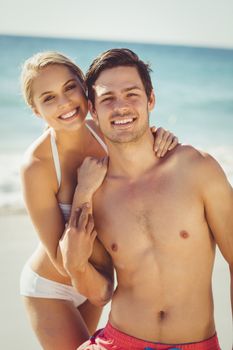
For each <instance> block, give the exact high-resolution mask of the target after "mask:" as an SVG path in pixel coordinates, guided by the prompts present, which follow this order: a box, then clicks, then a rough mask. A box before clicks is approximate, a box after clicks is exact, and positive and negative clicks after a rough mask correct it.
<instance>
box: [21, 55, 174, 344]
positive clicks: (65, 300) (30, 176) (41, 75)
mask: <svg viewBox="0 0 233 350" xmlns="http://www.w3.org/2000/svg"><path fill="white" fill-rule="evenodd" d="M22 91H23V95H24V98H25V100H26V102H27V104H28V105H29V106H30V107H31V108H32V110H33V112H34V114H35V115H36V116H37V117H40V118H43V119H44V121H45V123H46V124H47V125H48V128H47V130H46V131H45V132H44V133H43V134H42V135H41V136H40V137H39V138H38V139H37V140H36V141H35V142H34V143H33V144H32V145H31V146H30V147H29V149H28V150H27V152H26V154H25V160H24V163H23V165H22V169H21V175H22V184H23V194H24V199H25V203H26V207H27V210H28V213H29V215H30V217H31V220H32V222H33V225H34V227H35V229H36V231H37V233H38V236H39V239H40V244H39V246H38V248H37V249H36V251H35V252H34V253H33V255H32V256H31V257H30V259H29V260H28V261H27V263H26V264H25V266H24V268H23V271H22V274H21V281H20V290H21V295H22V296H23V298H24V302H25V305H26V310H27V314H28V316H29V319H30V323H31V325H32V327H33V330H34V332H35V333H36V336H37V338H38V340H39V342H40V344H41V346H42V348H43V349H46V350H54V349H56V350H64V349H65V350H73V349H76V348H77V347H78V346H79V345H80V344H81V343H83V342H84V341H85V340H87V339H88V338H89V336H90V334H92V333H93V332H94V331H95V330H96V327H97V324H98V321H99V318H100V315H101V310H102V305H101V303H98V301H92V302H91V301H90V300H87V299H86V298H85V297H84V296H83V295H81V294H79V293H78V292H77V291H76V290H75V289H74V288H73V287H72V285H71V281H70V279H69V277H68V276H67V274H66V272H65V269H64V267H63V262H62V258H61V252H60V248H59V240H60V238H61V236H62V234H63V232H64V228H65V223H66V222H67V221H68V219H69V216H70V212H71V205H72V200H73V195H74V192H75V189H76V186H77V169H78V168H79V167H80V165H81V164H82V162H83V160H84V159H85V158H86V157H88V156H91V157H95V158H96V159H102V158H103V157H105V156H106V154H107V153H106V146H105V143H104V140H103V136H102V135H101V132H100V131H99V130H98V128H97V126H96V125H95V124H94V122H93V121H92V120H86V116H87V112H88V103H87V97H86V93H85V77H84V75H83V73H82V71H81V70H80V68H79V67H77V65H76V64H75V63H74V62H72V61H71V60H70V59H69V58H67V57H65V56H63V55H61V54H59V53H56V52H44V53H39V54H36V55H34V56H33V57H31V58H29V59H28V60H27V61H26V62H25V64H24V66H23V70H22ZM176 145H177V138H175V137H174V136H173V135H172V134H170V133H169V132H167V131H165V130H163V129H161V128H160V129H158V130H157V131H156V133H155V149H156V151H157V156H163V155H164V154H165V153H166V152H167V151H168V150H170V149H172V148H174V147H175V146H176ZM101 167H102V169H101ZM95 170H96V171H95ZM98 171H99V172H101V171H102V172H104V171H105V165H104V163H101V162H98V161H96V169H94V171H93V175H92V176H93V178H92V179H90V178H89V179H86V180H85V179H83V183H82V184H81V183H79V191H80V193H81V192H82V193H84V192H85V191H90V192H92V193H93V192H94V191H95V183H96V181H97V180H96V179H98ZM95 177H96V178H95ZM85 181H87V182H86V183H85ZM97 182H98V181H97ZM87 183H88V186H89V187H88V186H87ZM99 249H102V247H101V245H100V244H99ZM106 259H110V258H109V257H108V255H107V254H106ZM109 266H110V271H109V279H110V280H111V278H112V277H111V276H112V271H111V264H109ZM94 304H95V305H94Z"/></svg>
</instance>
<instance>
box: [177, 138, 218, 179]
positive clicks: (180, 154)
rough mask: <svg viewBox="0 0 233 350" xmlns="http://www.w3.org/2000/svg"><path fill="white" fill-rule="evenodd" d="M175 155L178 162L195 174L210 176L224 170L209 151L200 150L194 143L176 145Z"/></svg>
mask: <svg viewBox="0 0 233 350" xmlns="http://www.w3.org/2000/svg"><path fill="white" fill-rule="evenodd" d="M176 148H177V149H176V151H175V152H174V156H175V157H176V159H177V163H178V164H179V165H180V166H183V167H185V168H186V169H189V170H191V172H192V173H193V174H194V175H199V176H200V175H201V174H202V173H203V174H204V175H205V176H206V175H210V176H214V175H215V174H216V175H217V174H218V173H219V172H222V168H221V166H220V165H219V163H218V162H217V160H216V159H214V157H213V156H211V155H210V154H209V153H207V152H205V151H202V150H199V149H197V148H195V147H193V146H192V145H179V146H177V147H176Z"/></svg>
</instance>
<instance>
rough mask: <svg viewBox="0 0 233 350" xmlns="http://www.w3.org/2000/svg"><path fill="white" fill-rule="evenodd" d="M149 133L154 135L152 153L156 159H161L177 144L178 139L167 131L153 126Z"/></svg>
mask: <svg viewBox="0 0 233 350" xmlns="http://www.w3.org/2000/svg"><path fill="white" fill-rule="evenodd" d="M151 131H152V133H153V135H154V151H155V153H156V155H157V157H163V156H164V155H165V154H166V153H167V152H168V151H170V150H172V149H173V148H175V147H176V146H177V145H178V143H179V142H178V138H177V137H176V136H174V135H173V134H172V133H171V132H170V131H168V130H165V129H163V128H156V127H155V126H153V127H152V128H151Z"/></svg>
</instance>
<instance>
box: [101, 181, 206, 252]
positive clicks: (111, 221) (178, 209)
mask: <svg viewBox="0 0 233 350" xmlns="http://www.w3.org/2000/svg"><path fill="white" fill-rule="evenodd" d="M202 215H203V208H202V207H201V205H200V202H199V201H198V198H197V196H196V193H195V192H193V191H191V189H190V186H189V184H188V183H185V182H184V181H181V179H171V178H167V179H166V178H165V179H164V178H161V179H158V180H157V181H156V180H155V181H149V182H148V181H147V182H143V181H142V182H140V183H138V184H136V185H135V184H134V185H128V186H122V185H121V186H107V187H106V188H104V190H103V191H102V193H100V195H99V196H97V201H96V203H95V206H94V218H95V223H96V229H97V232H98V235H99V238H100V240H101V241H102V242H103V244H104V246H105V247H106V248H107V250H108V251H109V252H110V253H111V252H112V253H113V254H114V252H115V255H116V253H117V252H122V253H123V255H125V254H126V256H127V253H126V252H127V250H129V247H130V253H132V255H133V256H134V257H135V256H137V255H138V256H140V255H141V253H142V252H143V251H145V252H146V251H147V250H151V248H152V249H153V247H160V246H164V244H165V245H166V246H171V245H173V244H176V243H177V241H178V242H179V240H180V239H181V237H182V235H183V236H187V234H188V235H189V234H190V231H192V228H193V226H194V225H195V223H197V222H198V220H201V218H202Z"/></svg>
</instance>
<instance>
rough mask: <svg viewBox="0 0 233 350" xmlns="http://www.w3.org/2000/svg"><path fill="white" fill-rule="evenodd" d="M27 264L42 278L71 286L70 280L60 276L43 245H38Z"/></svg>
mask: <svg viewBox="0 0 233 350" xmlns="http://www.w3.org/2000/svg"><path fill="white" fill-rule="evenodd" d="M27 264H29V266H30V268H31V269H32V270H33V271H34V272H36V273H37V274H38V275H40V276H41V277H44V278H47V279H49V280H52V281H55V282H59V283H63V284H67V285H71V281H70V278H69V277H68V276H67V277H66V276H63V275H61V274H60V272H59V271H58V270H57V269H56V267H55V266H54V264H53V263H52V261H51V260H50V258H49V256H48V254H47V253H46V251H45V249H44V248H43V246H42V244H39V245H38V247H37V249H36V250H35V252H34V253H33V254H32V256H31V257H30V258H29V260H28V261H27Z"/></svg>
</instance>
